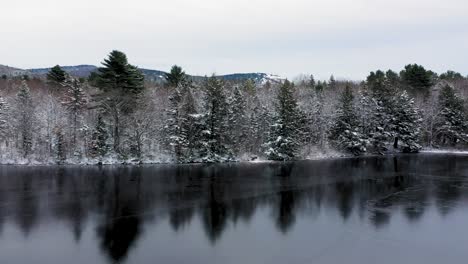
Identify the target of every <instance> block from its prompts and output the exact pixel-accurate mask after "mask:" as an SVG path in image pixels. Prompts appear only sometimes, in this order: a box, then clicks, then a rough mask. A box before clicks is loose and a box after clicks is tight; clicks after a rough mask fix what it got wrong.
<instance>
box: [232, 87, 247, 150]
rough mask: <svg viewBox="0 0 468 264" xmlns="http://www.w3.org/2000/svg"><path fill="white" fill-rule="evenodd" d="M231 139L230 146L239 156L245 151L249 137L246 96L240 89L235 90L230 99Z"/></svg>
mask: <svg viewBox="0 0 468 264" xmlns="http://www.w3.org/2000/svg"><path fill="white" fill-rule="evenodd" d="M228 122H229V126H230V129H229V134H230V135H229V139H230V146H231V149H232V151H233V152H234V154H235V155H239V154H240V152H241V151H242V150H244V149H243V144H242V143H244V142H245V137H246V135H247V116H246V105H245V98H244V95H243V94H242V93H241V91H240V90H239V88H238V87H235V88H234V92H233V94H232V96H231V97H230V98H229V117H228Z"/></svg>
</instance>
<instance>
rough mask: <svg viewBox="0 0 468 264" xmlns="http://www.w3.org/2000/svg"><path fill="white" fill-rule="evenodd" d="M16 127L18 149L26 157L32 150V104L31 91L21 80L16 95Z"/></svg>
mask: <svg viewBox="0 0 468 264" xmlns="http://www.w3.org/2000/svg"><path fill="white" fill-rule="evenodd" d="M15 115H16V121H17V124H16V129H17V132H18V135H19V137H20V149H21V151H22V152H23V157H24V158H26V157H28V156H29V154H31V151H32V143H33V142H32V140H33V120H34V106H33V100H32V97H31V91H30V90H29V86H28V84H27V83H26V81H23V82H22V84H21V87H20V90H19V92H18V94H17V95H16V113H15Z"/></svg>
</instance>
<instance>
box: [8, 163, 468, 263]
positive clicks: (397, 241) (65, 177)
mask: <svg viewBox="0 0 468 264" xmlns="http://www.w3.org/2000/svg"><path fill="white" fill-rule="evenodd" d="M467 176H468V156H456V155H428V154H425V155H422V154H421V155H413V156H411V155H410V156H398V157H378V158H362V159H341V160H329V161H307V162H296V163H286V164H279V163H270V164H268V163H264V164H230V165H190V166H188V165H187V166H144V167H103V168H101V169H100V168H97V167H67V168H58V167H11V166H5V167H0V263H2V264H3V263H5V264H15V263H22V264H23V263H25V264H26V263H35V264H38V263H39V264H42V263H44V264H46V263H47V264H51V263H67V264H75V263H76V264H78V263H80V264H81V263H200V264H202V263H203V264H206V263H233V264H239V263H268V264H270V263H307V264H309V263H347V264H348V263H359V264H363V263H412V264H414V263H425V264H426V263H466V260H467V259H468V228H467V226H468V181H467V179H468V178H467Z"/></svg>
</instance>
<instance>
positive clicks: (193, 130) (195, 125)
mask: <svg viewBox="0 0 468 264" xmlns="http://www.w3.org/2000/svg"><path fill="white" fill-rule="evenodd" d="M180 115H181V131H182V133H181V134H182V135H184V136H185V138H184V141H183V142H184V143H185V144H184V161H185V162H193V161H195V160H198V159H200V158H201V157H202V155H201V154H200V153H202V152H204V149H205V145H204V144H203V138H204V134H203V131H205V130H206V127H205V123H204V116H203V115H201V114H199V113H198V112H197V109H196V105H195V99H194V98H193V94H192V91H191V85H189V86H187V87H185V92H184V96H183V98H182V103H181V107H180Z"/></svg>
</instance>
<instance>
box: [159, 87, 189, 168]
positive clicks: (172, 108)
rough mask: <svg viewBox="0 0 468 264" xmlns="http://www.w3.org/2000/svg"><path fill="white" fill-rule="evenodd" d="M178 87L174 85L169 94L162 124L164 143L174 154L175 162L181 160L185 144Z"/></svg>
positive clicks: (185, 137) (181, 97)
mask: <svg viewBox="0 0 468 264" xmlns="http://www.w3.org/2000/svg"><path fill="white" fill-rule="evenodd" d="M180 90H181V89H180V88H179V87H176V88H175V89H174V91H173V93H172V95H171V96H169V102H170V103H169V109H167V110H166V112H167V120H166V124H165V126H164V133H165V137H166V144H167V147H168V148H169V150H170V151H171V153H173V154H174V159H175V161H176V162H181V161H182V160H183V151H184V146H186V145H187V135H186V134H185V133H184V131H183V130H182V127H181V122H182V120H181V113H180V105H181V102H182V99H183V95H182V93H181V91H180Z"/></svg>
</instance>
